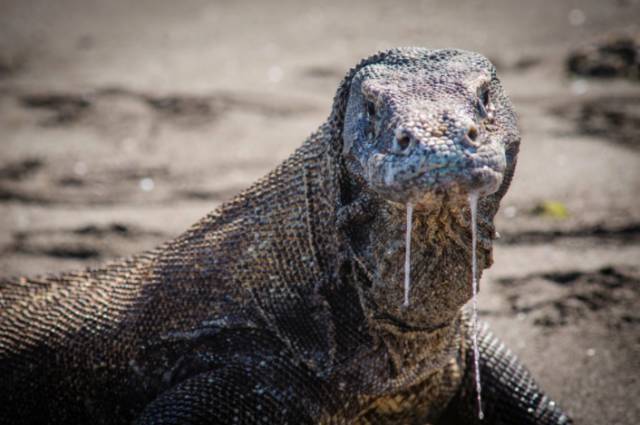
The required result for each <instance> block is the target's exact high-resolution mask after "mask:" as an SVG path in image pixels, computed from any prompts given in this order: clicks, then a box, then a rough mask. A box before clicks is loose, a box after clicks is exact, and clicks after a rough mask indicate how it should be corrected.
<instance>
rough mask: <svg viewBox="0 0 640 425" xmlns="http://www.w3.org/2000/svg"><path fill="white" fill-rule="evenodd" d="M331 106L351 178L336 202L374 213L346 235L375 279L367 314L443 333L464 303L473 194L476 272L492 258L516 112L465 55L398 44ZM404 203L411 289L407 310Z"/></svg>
mask: <svg viewBox="0 0 640 425" xmlns="http://www.w3.org/2000/svg"><path fill="white" fill-rule="evenodd" d="M335 102H336V103H335V105H334V113H336V111H337V114H338V117H339V118H337V119H336V118H335V116H334V123H335V125H337V126H338V127H340V128H341V134H340V142H341V146H340V149H341V152H342V155H341V157H342V160H343V169H344V170H345V171H343V173H344V174H346V175H347V176H348V177H347V178H344V179H343V180H344V181H346V183H344V184H343V186H345V187H343V188H342V191H343V195H342V206H343V208H344V207H347V206H349V205H354V204H356V203H357V202H358V199H360V200H362V199H365V200H366V201H365V205H364V206H363V207H362V208H360V210H361V212H360V214H361V215H369V216H370V217H369V218H368V219H367V220H368V221H366V222H365V223H364V224H362V225H359V224H353V223H358V219H357V217H356V218H354V217H351V218H350V222H351V223H352V224H351V225H347V227H348V230H347V232H346V234H347V235H348V236H347V237H348V239H349V244H350V245H351V249H352V250H353V252H354V254H355V257H356V258H357V260H358V262H359V263H360V264H361V266H362V267H363V269H365V271H366V273H367V274H368V275H369V277H370V281H371V286H370V287H368V288H364V289H363V291H362V294H363V296H364V298H365V302H364V304H365V305H366V309H367V310H368V311H369V314H370V315H371V316H373V317H377V318H379V319H380V320H382V321H385V320H387V321H392V322H394V323H396V324H400V325H401V326H409V327H418V328H427V329H429V328H433V327H434V326H438V325H439V324H441V323H443V322H446V321H448V320H449V319H451V318H452V317H453V315H455V314H456V312H458V311H459V309H460V307H461V306H462V305H463V304H464V303H465V302H466V301H468V300H469V298H470V296H471V283H470V282H471V242H470V240H471V233H470V224H469V223H470V212H469V206H468V195H469V193H470V192H474V191H475V192H478V193H479V195H480V201H479V207H478V213H479V216H478V222H479V238H480V239H479V241H480V249H479V266H480V268H481V269H482V268H486V267H488V266H489V265H490V263H491V245H492V239H493V237H494V234H495V231H494V228H493V224H492V223H493V217H494V215H495V213H496V212H497V209H498V204H499V202H500V199H501V198H502V196H503V195H504V194H505V192H506V190H507V188H508V186H509V183H510V181H511V177H512V175H513V171H514V167H515V163H516V156H517V152H518V146H519V141H520V136H519V133H518V129H517V124H516V117H515V114H514V112H513V109H512V106H511V103H510V101H509V99H508V98H507V97H506V95H505V93H504V91H503V89H502V86H501V84H500V82H499V80H498V78H497V76H496V70H495V67H494V66H493V65H492V64H491V63H490V62H489V61H488V60H487V59H486V58H485V57H483V56H481V55H479V54H477V53H472V52H467V51H462V50H450V49H447V50H427V49H422V48H403V49H394V50H391V51H388V52H384V53H381V54H379V55H377V56H374V57H372V58H369V59H367V60H365V61H363V62H362V63H361V64H360V65H358V66H357V67H356V68H354V69H353V70H352V71H351V72H350V74H349V75H348V76H347V78H346V79H345V80H344V81H343V84H342V86H341V88H340V89H339V90H338V95H337V97H336V101H335ZM361 202H362V201H361ZM408 203H411V204H412V205H414V210H415V213H414V223H413V227H412V229H413V231H412V252H411V281H412V290H411V303H410V305H409V307H408V308H403V307H402V286H403V276H404V271H403V263H404V253H405V247H404V229H405V221H406V219H405V217H406V216H405V211H406V206H407V204H408ZM352 209H354V208H352ZM362 211H364V214H363V213H362ZM360 222H361V223H362V218H360Z"/></svg>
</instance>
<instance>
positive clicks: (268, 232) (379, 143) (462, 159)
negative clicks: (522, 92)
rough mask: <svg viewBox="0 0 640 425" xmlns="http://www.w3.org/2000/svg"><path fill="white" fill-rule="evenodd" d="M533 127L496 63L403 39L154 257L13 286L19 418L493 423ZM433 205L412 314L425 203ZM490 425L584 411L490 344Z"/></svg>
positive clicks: (0, 364)
mask: <svg viewBox="0 0 640 425" xmlns="http://www.w3.org/2000/svg"><path fill="white" fill-rule="evenodd" d="M518 143H519V136H518V132H517V127H516V121H515V116H514V114H513V111H512V109H511V105H510V104H509V101H508V99H507V98H506V97H505V96H504V94H503V93H502V89H501V87H500V83H499V81H498V80H497V77H496V75H495V70H494V68H493V66H492V65H491V64H490V63H489V62H488V61H487V60H486V59H484V58H483V57H482V56H480V55H478V54H475V53H470V52H464V51H458V50H437V51H431V50H426V49H418V48H410V49H394V50H391V51H387V52H383V53H379V54H377V55H375V56H372V57H371V58H368V59H366V60H364V61H363V62H362V63H360V64H359V65H358V66H357V67H355V68H354V69H353V70H351V71H350V72H349V73H348V75H347V77H346V78H345V79H344V80H343V82H342V83H341V85H340V87H339V89H338V92H337V95H336V98H335V101H334V105H333V109H332V111H331V115H330V117H329V119H328V120H327V122H326V123H325V124H323V125H322V126H321V127H320V128H319V130H318V131H317V132H316V133H314V134H313V135H312V136H311V137H310V138H309V139H308V140H307V141H306V142H305V143H304V144H303V145H302V146H301V147H300V148H299V149H298V150H297V151H296V152H295V153H294V154H293V155H292V156H291V157H290V158H289V159H287V160H286V161H284V162H283V163H282V164H281V165H280V166H279V167H277V168H276V169H275V170H274V171H272V172H271V173H269V174H268V175H267V176H266V177H264V178H262V179H261V180H259V181H258V182H256V183H255V184H254V185H253V186H251V187H250V188H248V189H247V190H245V191H244V192H242V193H240V194H239V195H238V196H236V197H235V198H234V199H233V200H231V201H230V202H228V203H226V204H224V205H223V206H222V207H220V208H219V209H218V210H216V211H214V212H213V213H211V214H210V215H208V216H207V217H205V218H203V219H202V220H201V221H199V222H198V223H196V224H195V225H194V226H193V227H192V228H191V229H189V230H188V231H187V232H185V233H184V234H183V235H181V236H179V237H178V238H176V239H175V240H173V241H170V242H168V243H166V244H164V245H163V246H161V247H159V248H157V249H156V250H154V251H151V252H148V253H144V254H141V255H138V256H135V257H133V258H130V259H126V260H121V261H117V262H114V263H112V264H109V265H107V266H105V267H104V268H101V269H98V270H88V271H84V272H78V273H67V274H63V275H60V276H50V277H42V278H20V279H16V280H4V281H2V282H1V283H0V308H1V312H0V378H1V380H2V385H1V386H0V422H4V423H33V424H35V423H89V422H91V423H96V424H116V423H129V422H132V421H134V422H136V423H139V424H151V423H153V424H156V423H181V424H201V423H245V424H257V423H290V424H299V423H363V424H364V423H387V424H393V423H398V424H407V423H415V424H424V423H476V422H477V415H476V414H475V411H476V407H475V403H474V398H473V397H474V393H475V390H474V386H473V379H472V376H471V375H472V372H471V370H472V368H470V367H469V364H470V363H469V357H470V354H469V352H470V349H469V343H468V342H469V341H470V335H469V319H468V317H467V315H466V314H465V313H464V312H463V305H464V304H465V303H466V301H468V299H469V297H470V294H471V286H470V279H471V270H470V269H471V265H470V258H471V257H470V251H469V249H470V230H469V211H468V207H467V206H466V194H467V193H468V192H469V191H470V190H478V191H480V192H481V193H482V194H483V195H484V196H483V197H482V198H481V200H480V205H479V225H480V245H481V249H480V252H479V265H480V266H481V267H488V266H489V265H490V262H491V240H492V235H493V227H492V220H493V216H494V215H495V213H496V211H497V208H498V204H499V201H500V198H501V197H502V196H503V195H504V193H505V191H506V190H507V188H508V184H509V181H510V178H511V175H512V173H513V168H514V166H515V160H516V155H517V147H518ZM408 200H411V201H413V202H415V205H416V209H415V217H414V225H413V229H412V239H413V250H412V253H411V274H412V292H411V304H410V306H409V307H408V308H407V307H405V308H403V307H402V298H403V289H402V280H403V255H404V248H403V240H404V233H403V232H404V225H405V223H404V216H405V210H404V204H405V203H406V201H408ZM481 341H482V343H481V359H480V360H481V373H482V379H483V382H484V387H483V391H484V393H485V394H487V396H486V397H485V399H484V410H485V412H486V414H487V416H486V418H485V420H484V421H483V423H487V424H491V423H494V424H508V423H513V424H559V423H568V422H569V419H568V418H567V417H566V416H564V415H563V414H562V413H561V412H560V411H559V410H558V409H557V407H556V406H555V405H554V404H553V403H552V402H550V401H549V400H548V398H547V397H546V396H544V395H543V394H542V393H541V392H540V390H538V388H537V387H536V386H535V385H534V384H533V382H532V380H531V377H530V376H529V374H528V373H527V372H526V370H525V369H524V368H523V367H522V366H521V365H520V364H519V363H518V361H517V360H516V359H515V358H514V357H513V356H512V355H511V354H510V353H509V352H508V351H506V350H504V349H503V348H502V347H501V346H500V345H497V343H496V342H495V339H493V337H490V336H489V335H488V334H486V333H483V334H482V336H481Z"/></svg>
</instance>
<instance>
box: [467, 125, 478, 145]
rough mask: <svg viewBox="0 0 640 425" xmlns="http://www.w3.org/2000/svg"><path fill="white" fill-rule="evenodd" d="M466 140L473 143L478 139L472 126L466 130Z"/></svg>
mask: <svg viewBox="0 0 640 425" xmlns="http://www.w3.org/2000/svg"><path fill="white" fill-rule="evenodd" d="M467 138H468V139H469V140H470V141H472V142H475V141H476V139H477V138H478V129H477V128H476V127H475V126H474V125H472V126H471V127H469V129H468V130H467Z"/></svg>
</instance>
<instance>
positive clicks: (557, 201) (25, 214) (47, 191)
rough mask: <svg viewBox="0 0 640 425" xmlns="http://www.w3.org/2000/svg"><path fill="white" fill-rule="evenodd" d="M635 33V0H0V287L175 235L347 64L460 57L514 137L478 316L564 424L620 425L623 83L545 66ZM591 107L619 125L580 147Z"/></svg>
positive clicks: (636, 163)
mask: <svg viewBox="0 0 640 425" xmlns="http://www.w3.org/2000/svg"><path fill="white" fill-rule="evenodd" d="M639 22H640V2H639V1H637V0H635V1H634V0H619V1H602V0H589V1H572V0H563V1H557V0H538V1H528V2H524V1H522V2H521V1H507V0H492V1H470V2H464V1H460V0H451V1H444V0H440V1H436V0H427V1H398V2H391V1H388V2H384V1H376V2H365V1H350V2H340V1H333V0H331V1H314V2H301V1H300V2H298V1H290V2H267V1H264V2H260V1H254V2H247V1H217V2H213V1H211V2H209V1H194V0H189V1H180V2H176V1H166V0H158V1H151V0H140V1H135V2H133V1H132V2H127V1H122V0H112V1H94V0H92V1H87V0H57V1H51V0H46V1H45V0H43V1H25V0H23V1H18V0H14V1H12V0H2V1H0V276H9V275H16V274H36V273H44V272H57V271H62V270H69V269H75V268H81V267H86V266H96V265H99V264H100V263H103V262H105V261H107V260H109V259H111V258H114V257H118V256H124V255H129V254H132V253H135V252H138V251H141V250H144V249H149V248H152V247H154V246H155V245H157V244H158V243H160V242H161V241H164V240H167V239H170V238H172V237H174V236H176V235H177V234H179V233H180V232H181V231H183V230H185V229H186V228H187V227H188V226H189V225H190V224H191V223H193V222H195V221H196V220H197V219H198V218H199V217H201V216H203V215H204V214H206V213H207V212H208V211H210V210H212V209H213V208H215V207H216V206H217V205H219V204H220V203H221V202H223V201H224V200H226V199H229V198H230V197H231V196H233V194H234V193H236V192H238V191H239V190H240V189H242V188H244V187H246V186H247V185H249V184H250V183H251V182H252V181H253V180H255V179H256V178H258V177H260V176H261V175H263V174H264V173H265V172H267V171H268V170H269V169H270V168H272V167H273V166H274V165H276V164H277V163H278V162H280V161H281V160H283V159H284V158H285V157H286V156H287V155H288V154H289V153H290V152H292V151H293V150H294V149H295V148H296V147H297V146H298V145H299V144H300V143H301V142H302V141H303V140H304V138H305V137H306V136H307V135H308V134H309V133H311V132H312V131H313V130H314V129H315V128H316V127H317V126H318V125H319V124H320V123H321V122H322V121H323V120H324V119H325V118H326V116H327V115H328V113H329V109H330V106H331V99H332V97H333V94H334V91H335V89H336V87H337V84H338V82H339V80H340V79H341V78H342V76H343V75H344V74H345V72H346V71H347V69H348V68H349V67H350V66H352V65H354V64H355V63H356V62H357V61H358V60H359V59H360V58H362V57H364V56H368V55H370V54H372V53H374V52H375V51H377V50H380V49H385V48H389V47H395V46H405V45H419V46H425V47H432V48H437V47H457V48H464V49H469V50H476V51H479V52H481V53H483V54H485V55H486V56H487V57H489V58H490V59H492V60H493V61H494V62H495V63H496V65H497V67H498V70H499V73H500V75H501V78H502V80H503V83H504V85H505V87H506V89H507V91H508V93H509V94H510V95H511V97H512V100H513V102H514V104H515V107H516V109H517V111H518V113H519V115H520V117H521V126H522V129H523V145H522V150H521V154H520V159H519V164H518V170H517V172H516V178H515V181H514V183H513V184H512V187H511V190H510V192H509V194H508V195H507V197H506V198H505V200H504V202H503V204H502V209H501V211H500V213H499V215H498V218H497V227H498V230H499V232H500V233H501V234H502V239H501V240H500V241H498V243H497V246H496V247H495V265H494V266H493V267H492V268H491V269H490V270H488V271H486V272H485V274H484V277H483V280H482V291H481V299H480V306H481V314H482V317H483V318H484V319H485V320H487V321H488V322H490V324H491V325H492V327H493V328H494V330H495V332H496V333H497V334H498V335H499V336H501V337H502V338H503V339H504V340H505V341H506V342H507V343H508V345H509V346H510V347H511V348H512V349H513V351H515V352H516V353H518V355H519V356H520V357H521V358H522V359H523V360H524V362H525V363H526V364H527V365H528V366H529V368H530V369H532V370H533V372H534V373H535V375H536V376H537V377H538V378H539V381H540V383H541V385H542V386H543V387H544V388H545V389H547V390H548V392H549V393H550V394H551V395H552V396H553V397H554V398H556V399H557V400H558V401H559V402H560V403H561V404H562V405H563V406H564V407H565V408H566V409H567V410H568V411H569V412H570V413H571V414H572V415H573V416H574V417H575V419H576V423H577V424H585V425H586V424H594V425H595V424H629V425H630V424H637V423H639V422H640V402H639V401H640V330H639V326H640V311H639V310H640V303H639V299H640V297H639V295H640V286H639V285H640V269H639V263H640V200H639V197H640V140H639V139H638V137H637V135H638V128H639V127H640V119H639V118H638V111H640V84H639V83H638V82H633V81H627V80H625V79H607V80H598V79H589V78H581V77H580V78H578V77H571V76H569V75H568V74H567V72H566V67H565V62H566V58H567V55H568V52H569V50H570V49H571V48H572V47H574V46H576V45H578V44H580V43H582V42H584V41H585V40H589V39H590V38H592V37H594V36H597V35H599V34H602V33H605V32H608V31H611V30H615V29H623V28H628V27H633V25H638V23H639ZM589 105H591V107H594V105H595V107H596V108H598V107H603V108H605V109H604V111H605V112H603V114H604V116H605V117H606V116H607V115H606V113H607V111H609V113H611V110H614V112H615V111H617V113H619V115H620V116H621V117H622V118H620V119H614V120H605V121H603V122H600V123H597V122H596V127H597V128H598V131H595V130H594V129H593V128H591V127H590V129H589V130H588V131H587V130H585V125H586V122H585V121H584V120H581V119H580V117H582V118H584V116H585V113H584V111H585V108H588V107H589ZM603 105H604V106H603ZM606 108H609V109H606ZM620 111H622V112H620ZM615 117H617V115H616V116H614V118H615ZM634 120H635V121H634ZM612 123H613V124H612ZM592 124H593V123H592ZM621 126H626V127H624V128H625V129H626V130H625V131H626V133H625V134H626V137H623V136H624V135H623V136H620V128H621ZM634 132H635V133H634ZM629 134H631V136H629Z"/></svg>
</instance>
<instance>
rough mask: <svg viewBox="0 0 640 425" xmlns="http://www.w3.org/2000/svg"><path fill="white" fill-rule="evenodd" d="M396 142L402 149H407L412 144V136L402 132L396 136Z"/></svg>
mask: <svg viewBox="0 0 640 425" xmlns="http://www.w3.org/2000/svg"><path fill="white" fill-rule="evenodd" d="M396 142H397V143H398V147H399V148H400V150H405V149H407V148H408V147H409V145H410V144H411V138H410V137H409V135H407V134H400V135H399V136H398V137H396Z"/></svg>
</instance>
